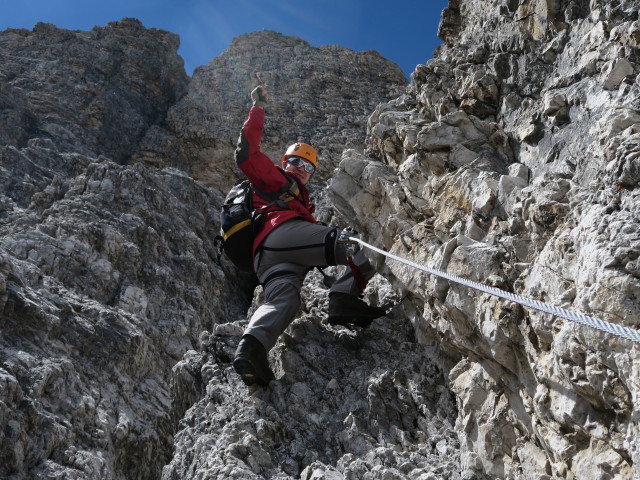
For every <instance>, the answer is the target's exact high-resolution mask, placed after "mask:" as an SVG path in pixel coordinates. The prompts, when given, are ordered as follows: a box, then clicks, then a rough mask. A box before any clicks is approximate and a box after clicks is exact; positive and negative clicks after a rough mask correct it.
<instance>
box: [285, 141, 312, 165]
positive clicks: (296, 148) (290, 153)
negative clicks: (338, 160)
mask: <svg viewBox="0 0 640 480" xmlns="http://www.w3.org/2000/svg"><path fill="white" fill-rule="evenodd" d="M289 157H300V158H304V159H305V160H308V161H309V162H310V163H311V164H312V165H313V166H314V167H315V168H318V152H316V150H315V148H313V147H312V146H311V145H309V144H307V143H302V142H297V143H294V144H293V145H290V146H289V148H287V151H286V152H285V154H284V155H283V157H282V168H284V167H285V164H286V163H287V158H289Z"/></svg>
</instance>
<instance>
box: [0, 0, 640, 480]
mask: <svg viewBox="0 0 640 480" xmlns="http://www.w3.org/2000/svg"><path fill="white" fill-rule="evenodd" d="M639 25H640V19H639V18H638V9H637V7H636V6H635V4H634V3H633V2H632V1H621V2H615V5H614V4H613V2H601V1H598V0H593V1H591V2H590V3H587V2H582V1H575V0H572V1H564V0H558V1H545V2H542V1H524V2H514V1H502V0H500V1H499V0H495V1H490V2H486V1H483V2H480V1H476V0H466V1H462V0H455V1H454V0H451V1H450V2H449V7H448V8H447V9H446V10H445V11H444V12H443V16H442V21H441V25H440V29H439V34H440V36H441V38H442V39H443V41H444V42H445V43H444V45H443V46H442V47H440V48H439V49H438V51H437V52H436V56H435V58H434V59H433V60H431V61H430V62H429V63H428V64H426V65H423V66H419V67H418V68H417V69H416V71H415V72H414V73H413V75H412V81H411V83H410V84H409V86H408V87H407V86H406V81H405V79H404V76H403V75H402V72H401V71H400V69H399V68H398V67H397V66H396V65H394V64H392V63H391V62H388V61H387V60H385V59H383V58H381V57H380V56H379V55H378V54H377V53H375V52H360V53H355V52H351V51H349V50H347V49H344V48H341V47H334V46H331V47H312V46H310V45H309V44H308V43H306V42H304V41H303V40H300V39H297V38H291V37H285V36H282V35H280V34H277V33H274V32H256V33H253V34H248V35H243V36H241V37H238V38H237V39H235V40H234V41H233V43H232V45H230V47H229V48H228V49H227V50H226V51H225V52H224V53H223V54H222V55H221V56H220V57H219V58H216V59H214V60H213V61H212V62H211V63H210V64H209V65H206V66H203V67H200V68H199V69H198V70H197V71H196V72H195V74H194V76H193V78H192V79H188V77H187V76H186V75H185V73H184V70H183V68H182V61H181V59H180V58H179V57H178V56H177V54H176V49H177V48H178V42H177V38H176V37H175V35H173V34H170V33H168V32H163V31H158V30H153V29H151V30H149V29H145V28H144V27H142V25H141V24H140V23H139V22H137V21H135V20H131V19H124V20H122V21H120V22H114V23H111V24H109V25H108V26H106V27H103V28H98V27H97V28H95V29H93V30H92V31H91V32H69V31H65V30H59V29H57V28H55V27H53V26H51V25H43V24H39V25H38V26H36V28H35V29H34V31H32V32H31V31H26V30H7V31H4V32H0V58H1V59H2V62H3V68H2V71H1V72H0V139H1V145H0V331H1V332H2V334H1V337H0V477H2V478H9V479H12V480H14V479H15V480H17V479H27V478H29V479H30V478H65V479H66V478H71V479H74V478H75V479H95V478H104V479H134V478H135V479H152V478H154V479H157V478H163V479H166V480H178V479H180V480H182V479H191V478H209V479H214V478H215V479H230V478H237V479H246V478H256V479H257V478H270V479H285V478H301V479H304V480H319V479H330V480H339V479H347V480H356V479H357V480H360V479H385V480H387V479H415V480H430V479H436V478H444V479H466V480H471V479H472V478H476V479H485V478H486V479H488V478H510V479H527V480H528V479H541V480H542V479H550V478H565V479H573V478H603V479H604V478H617V479H635V478H637V476H638V472H637V465H638V464H639V463H640V449H639V448H638V443H637V438H638V433H639V432H638V429H639V423H640V418H639V417H638V415H639V414H638V412H640V403H639V402H640V401H639V393H640V392H639V391H638V385H640V371H639V365H640V358H639V353H638V352H639V350H638V347H637V346H634V345H632V344H631V343H630V342H627V341H625V340H622V339H619V338H617V337H611V336H608V335H606V334H603V333H600V332H598V331H595V330H591V329H588V328H586V327H583V326H578V325H575V324H573V323H571V322H568V321H565V320H560V319H557V318H554V317H551V316H549V315H546V314H544V315H543V314H541V313H539V312H536V311H532V310H528V309H525V308H522V307H520V306H518V305H516V304H512V303H509V302H505V301H502V300H499V299H497V298H495V297H491V296H488V295H484V294H479V293H477V292H475V291H472V290H469V289H467V288H465V287H462V286H460V285H458V284H455V283H450V282H448V281H444V280H442V279H439V278H432V277H430V276H428V275H426V274H422V273H420V272H417V271H415V270H413V269H410V268H408V267H405V266H402V265H400V264H398V263H396V262H393V261H385V259H384V258H383V257H381V256H379V255H374V256H373V259H374V262H375V263H376V265H377V266H378V269H379V271H380V272H381V273H382V274H383V275H381V276H377V277H375V278H374V280H373V281H372V283H371V285H370V286H369V288H368V289H367V291H366V292H365V299H366V300H368V301H369V302H374V303H377V304H386V305H388V306H389V307H390V313H389V315H388V316H387V317H385V318H383V319H378V320H376V321H375V322H374V323H373V324H372V326H371V327H370V328H369V329H366V330H363V331H358V332H353V331H348V330H344V329H337V328H334V327H330V326H328V325H326V324H325V323H324V322H323V318H324V316H325V314H326V308H327V290H326V289H325V288H324V287H323V286H322V277H321V276H320V274H319V273H318V272H311V273H310V274H309V275H308V279H307V281H306V282H305V285H304V286H303V292H302V296H303V305H302V307H301V311H300V315H299V318H297V319H296V320H295V321H294V323H293V324H292V325H291V327H290V328H289V329H288V330H287V332H286V333H285V334H284V335H283V336H282V338H281V339H280V341H279V342H278V344H277V345H276V347H275V348H274V349H273V350H272V352H270V360H271V364H272V366H273V367H274V370H275V372H276V377H277V378H278V379H277V380H276V381H275V382H273V383H272V386H271V388H270V389H267V390H265V389H261V388H258V387H254V388H252V389H249V390H248V389H247V388H246V387H245V386H244V385H243V384H242V382H241V381H240V379H239V378H238V376H237V375H236V374H235V373H234V371H233V369H232V366H231V361H232V358H233V353H234V351H235V348H236V346H237V343H238V340H239V338H240V336H241V334H242V331H243V328H244V326H245V325H246V318H247V317H248V315H250V313H251V311H252V310H253V309H255V308H256V307H257V305H258V304H259V302H260V288H258V289H257V291H256V294H255V295H253V290H254V282H253V279H251V278H248V277H246V276H242V275H239V274H238V273H237V272H236V271H235V270H234V269H233V268H231V266H230V265H229V264H228V263H226V262H224V261H223V265H222V266H218V265H216V263H215V261H214V260H215V255H216V252H215V249H214V247H213V242H212V239H213V237H214V236H215V234H216V233H217V230H218V224H217V222H218V219H217V215H218V210H219V206H220V204H221V202H222V194H221V192H222V193H224V192H226V189H227V188H228V186H229V185H231V184H232V183H233V182H234V181H235V179H236V178H237V176H238V172H237V171H235V170H234V167H233V165H232V160H231V158H232V157H231V154H232V151H233V149H234V147H235V140H236V138H237V135H238V132H239V129H240V127H241V125H242V122H243V121H244V119H245V115H246V112H247V110H248V107H249V102H248V92H249V91H250V90H251V89H252V88H253V87H254V86H255V85H257V84H258V83H266V84H267V86H268V88H269V91H270V94H271V101H270V104H269V107H268V117H267V118H268V120H267V122H268V123H267V126H266V130H265V138H264V142H263V150H265V151H266V152H267V153H268V154H269V155H270V156H271V157H272V158H273V159H274V160H275V161H278V159H279V158H280V156H281V155H282V152H283V151H284V149H285V148H286V146H287V145H288V144H290V143H292V142H294V141H298V140H303V141H307V142H309V143H312V144H313V145H314V146H316V147H318V149H319V151H320V155H321V168H320V171H319V172H318V174H317V175H316V177H315V178H314V180H317V182H318V185H317V186H316V187H314V189H313V192H312V193H313V196H314V199H315V201H316V203H317V204H318V217H319V219H320V220H322V221H325V222H332V223H334V224H339V225H353V226H354V227H356V229H357V230H358V231H360V232H361V235H362V238H364V239H365V240H366V241H369V242H371V243H373V244H375V245H377V246H379V247H382V248H385V249H386V250H390V251H392V252H394V253H396V254H398V255H402V256H404V257H408V258H410V259H412V260H414V261H417V262H420V263H424V264H427V265H429V266H432V267H435V268H437V269H441V270H446V271H448V272H449V273H453V274H456V275H460V276H463V277H466V278H469V279H471V280H475V281H479V282H482V283H485V284H488V285H491V286H495V287H498V288H501V289H505V290H510V291H514V292H517V293H521V294H523V295H526V296H529V297H532V298H535V299H539V300H542V301H546V302H550V303H553V304H557V305H560V306H563V307H566V308H569V309H574V310H577V311H582V312H585V313H587V314H590V315H593V316H596V317H600V318H602V319H604V320H608V321H610V322H613V323H619V324H621V325H625V326H628V327H631V328H636V329H639V328H640V324H639V323H638V322H639V320H638V319H639V318H640V306H639V304H638V302H637V298H638V297H639V296H640V273H639V272H640V266H639V261H640V260H639V259H640V236H639V234H638V232H640V217H639V215H640V214H639V212H640V209H639V208H638V203H639V200H638V191H639V190H638V182H640V168H639V167H638V165H639V156H638V152H639V151H640V113H639V112H640V105H639V104H638V99H639V98H640V95H639V87H638V74H639V73H640V68H639V57H638V48H639V42H640V36H639V35H638V32H640V29H639V28H640V27H639ZM334 169H335V171H334ZM328 273H332V274H335V273H337V272H335V271H334V269H329V270H328Z"/></svg>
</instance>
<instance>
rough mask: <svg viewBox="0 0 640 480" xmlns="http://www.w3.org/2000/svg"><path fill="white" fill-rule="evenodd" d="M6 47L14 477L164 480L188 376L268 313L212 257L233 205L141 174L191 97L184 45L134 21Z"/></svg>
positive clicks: (4, 231)
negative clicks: (179, 369) (231, 319)
mask: <svg viewBox="0 0 640 480" xmlns="http://www.w3.org/2000/svg"><path fill="white" fill-rule="evenodd" d="M0 45H1V52H2V58H3V69H2V75H3V77H2V80H1V81H0V85H1V88H2V92H3V93H2V97H1V98H2V101H3V110H2V115H0V122H2V128H1V130H0V131H1V132H2V133H1V135H2V138H3V144H2V146H0V171H1V174H0V185H1V189H2V190H1V196H0V205H1V209H0V329H1V331H2V338H1V340H0V376H1V378H2V382H1V383H0V424H1V427H0V432H2V433H0V444H1V447H0V452H1V453H0V477H2V478H158V477H159V475H160V471H161V469H162V465H164V463H167V462H168V461H169V459H170V458H171V454H172V452H171V448H172V445H171V439H172V433H173V430H174V428H175V422H176V421H177V420H178V419H179V418H180V417H181V416H182V412H183V411H184V410H185V409H186V408H188V406H190V404H191V401H190V399H184V398H173V399H172V394H171V390H170V388H169V381H170V373H169V372H170V371H171V368H172V366H173V365H174V364H175V363H176V362H177V361H178V360H180V359H181V358H182V356H183V354H184V353H185V352H186V351H187V350H189V349H191V348H193V345H194V341H195V339H197V338H198V335H199V334H200V332H201V331H202V329H203V325H210V324H212V323H213V322H214V321H216V320H214V319H215V318H225V317H228V316H234V315H236V316H237V315H241V314H242V312H243V310H242V305H243V304H244V305H245V308H246V306H247V305H248V304H249V301H250V297H248V296H247V294H246V293H244V294H243V289H242V286H240V288H237V287H236V286H234V287H233V288H229V286H230V284H226V283H224V282H223V281H222V279H223V278H224V276H223V272H222V271H221V270H220V269H219V268H217V267H215V266H214V265H213V263H212V261H211V259H212V258H213V257H214V255H215V252H214V249H213V245H212V238H213V236H214V235H215V234H216V226H215V224H214V222H212V221H211V218H212V217H213V215H214V212H215V211H216V206H217V205H219V204H220V201H221V199H220V198H219V197H218V196H216V194H215V193H214V192H213V191H211V190H209V189H207V188H205V187H204V186H203V185H202V184H200V183H198V182H196V181H194V180H193V179H192V178H191V177H189V176H187V175H186V174H185V173H184V172H181V171H178V170H175V169H171V168H166V169H162V170H159V169H153V168H147V167H145V166H144V165H143V164H141V163H132V162H131V155H133V154H134V152H135V151H136V149H137V144H138V142H139V141H140V139H141V138H142V137H143V135H144V134H145V132H146V131H147V130H148V129H150V128H153V126H154V125H156V124H157V123H158V122H161V121H162V119H163V118H164V116H165V115H166V111H167V109H168V108H169V106H171V105H173V104H174V103H175V102H176V100H177V99H178V98H180V97H181V96H182V95H184V93H185V84H184V80H185V79H186V76H185V74H184V69H183V68H182V60H181V59H180V58H179V57H178V56H177V55H176V49H177V47H178V42H177V38H176V37H175V35H173V34H170V33H168V32H160V31H155V30H146V29H144V28H143V27H142V26H141V25H140V23H139V22H137V21H134V20H123V21H122V22H116V23H112V24H109V25H108V26H107V27H104V28H96V29H94V30H93V31H91V32H68V31H64V30H58V29H56V28H55V27H53V26H50V25H41V24H40V25H38V26H36V28H35V29H34V31H33V32H28V31H22V30H20V31H11V30H10V31H5V32H2V34H0ZM150 52H152V53H153V54H150ZM245 290H246V288H245ZM243 295H244V296H243ZM212 297H213V298H229V300H230V302H229V303H228V304H225V305H223V304H222V303H221V302H211V301H210V299H211V298H212Z"/></svg>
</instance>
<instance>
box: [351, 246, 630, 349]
mask: <svg viewBox="0 0 640 480" xmlns="http://www.w3.org/2000/svg"><path fill="white" fill-rule="evenodd" d="M343 238H344V240H343ZM341 240H342V241H349V242H355V243H358V244H360V245H362V246H363V247H366V248H368V249H370V250H373V251H374V252H377V253H379V254H381V255H384V256H385V257H388V258H391V259H393V260H396V261H398V262H401V263H404V264H405V265H409V266H410V267H413V268H417V269H418V270H422V271H423V272H427V273H429V274H431V275H436V276H438V277H441V278H445V279H447V280H450V281H452V282H456V283H459V284H461V285H464V286H465V287H469V288H473V289H475V290H479V291H481V292H485V293H488V294H490V295H494V296H496V297H500V298H504V299H505V300H509V301H511V302H516V303H519V304H520V305H524V306H525V307H529V308H533V309H535V310H539V311H541V312H545V313H550V314H551V315H555V316H556V317H560V318H564V319H567V320H570V321H572V322H574V323H578V324H580V325H585V326H587V327H590V328H594V329H596V330H600V331H603V332H606V333H610V334H611V335H616V336H617V337H621V338H625V339H627V340H631V341H632V342H635V343H640V331H638V330H635V329H632V328H628V327H623V326H622V325H616V324H614V323H610V322H606V321H604V320H600V319H599V318H594V317H590V316H588V315H585V314H583V313H578V312H572V311H571V310H566V309H564V308H561V307H556V306H555V305H549V304H548V303H544V302H540V301H538V300H533V299H531V298H527V297H523V296H521V295H517V294H515V293H511V292H506V291H504V290H500V289H499V288H495V287H488V286H486V285H483V284H482V283H478V282H474V281H471V280H467V279H465V278H462V277H458V276H457V275H451V274H450V273H446V272H442V271H440V270H436V269H433V268H429V267H427V266H424V265H420V264H419V263H415V262H412V261H411V260H407V259H405V258H402V257H399V256H397V255H394V254H392V253H389V252H386V251H384V250H381V249H379V248H377V247H374V246H373V245H369V244H368V243H366V242H364V241H362V240H360V239H359V238H358V237H346V236H345V237H341Z"/></svg>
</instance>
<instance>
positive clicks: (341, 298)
mask: <svg viewBox="0 0 640 480" xmlns="http://www.w3.org/2000/svg"><path fill="white" fill-rule="evenodd" d="M386 314H387V312H386V311H385V309H384V308H380V307H372V306H370V305H367V304H366V302H364V301H363V300H360V299H359V298H358V297H353V296H351V295H348V294H346V293H341V292H334V293H330V294H329V316H328V317H327V323H329V325H343V326H350V325H355V326H357V327H363V328H364V327H368V326H369V325H371V322H372V321H373V320H374V319H375V318H378V317H383V316H384V315H386Z"/></svg>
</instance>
